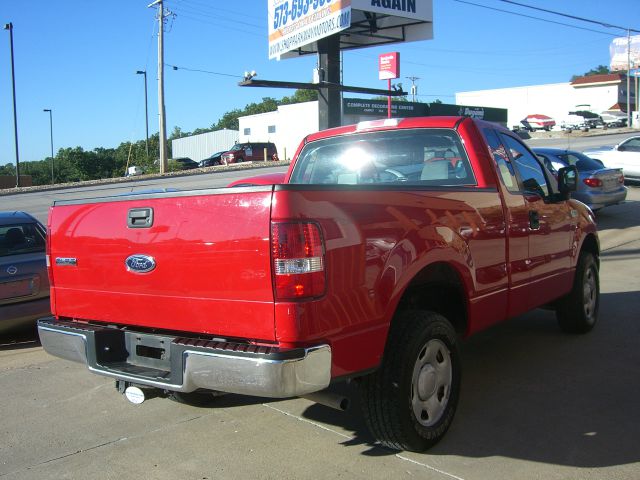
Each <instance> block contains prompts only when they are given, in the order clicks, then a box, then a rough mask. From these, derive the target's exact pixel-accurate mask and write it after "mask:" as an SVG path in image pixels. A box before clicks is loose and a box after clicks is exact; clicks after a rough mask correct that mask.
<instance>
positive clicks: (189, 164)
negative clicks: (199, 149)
mask: <svg viewBox="0 0 640 480" xmlns="http://www.w3.org/2000/svg"><path fill="white" fill-rule="evenodd" d="M169 162H174V163H175V165H176V166H177V167H178V170H191V169H192V168H198V167H199V165H198V162H196V161H195V160H192V159H190V158H189V157H179V158H172V159H171V160H169Z"/></svg>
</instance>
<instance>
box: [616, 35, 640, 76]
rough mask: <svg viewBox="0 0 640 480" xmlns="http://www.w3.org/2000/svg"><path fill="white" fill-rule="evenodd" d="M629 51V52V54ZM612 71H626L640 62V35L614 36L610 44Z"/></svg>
mask: <svg viewBox="0 0 640 480" xmlns="http://www.w3.org/2000/svg"><path fill="white" fill-rule="evenodd" d="M627 52H629V54H627ZM609 54H610V56H611V64H610V68H611V71H614V72H615V71H626V70H627V68H628V67H629V62H630V63H631V66H633V65H638V64H640V35H634V36H632V37H629V38H627V37H619V38H614V39H613V41H612V42H611V45H610V46H609Z"/></svg>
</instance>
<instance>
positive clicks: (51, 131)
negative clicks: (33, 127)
mask: <svg viewBox="0 0 640 480" xmlns="http://www.w3.org/2000/svg"><path fill="white" fill-rule="evenodd" d="M42 111H43V112H49V133H50V135H51V185H53V184H54V183H56V181H55V177H54V175H53V112H52V111H51V109H50V108H45V109H43V110H42Z"/></svg>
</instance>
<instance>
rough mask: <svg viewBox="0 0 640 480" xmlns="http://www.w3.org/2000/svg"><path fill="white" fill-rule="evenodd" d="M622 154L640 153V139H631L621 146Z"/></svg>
mask: <svg viewBox="0 0 640 480" xmlns="http://www.w3.org/2000/svg"><path fill="white" fill-rule="evenodd" d="M619 150H620V151H621V152H640V137H633V138H630V139H628V140H626V141H624V142H622V143H621V144H620V148H619Z"/></svg>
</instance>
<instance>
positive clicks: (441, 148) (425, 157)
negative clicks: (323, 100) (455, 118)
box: [289, 128, 476, 186]
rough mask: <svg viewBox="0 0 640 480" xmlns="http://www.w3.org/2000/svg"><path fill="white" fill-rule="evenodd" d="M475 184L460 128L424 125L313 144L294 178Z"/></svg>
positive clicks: (354, 182) (320, 181)
mask: <svg viewBox="0 0 640 480" xmlns="http://www.w3.org/2000/svg"><path fill="white" fill-rule="evenodd" d="M397 182H404V183H409V184H415V185H426V186H445V185H476V181H475V178H474V177H473V170H472V169H471V165H470V164H469V159H468V158H467V154H466V152H465V150H464V148H463V146H462V142H461V141H460V138H459V136H458V134H457V133H456V132H454V131H453V130H447V129H435V128H429V129H427V128H422V129H414V130H409V129H406V130H405V129H402V130H390V131H382V132H371V133H361V134H353V135H345V136H340V137H332V138H326V139H323V140H317V141H315V142H311V143H308V144H307V145H306V146H305V147H304V148H303V149H302V151H301V152H300V156H299V158H298V161H297V162H296V166H295V167H294V170H293V172H292V174H291V179H290V181H289V183H297V184H330V185H331V184H346V185H367V184H368V185H371V184H391V183H397Z"/></svg>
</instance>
